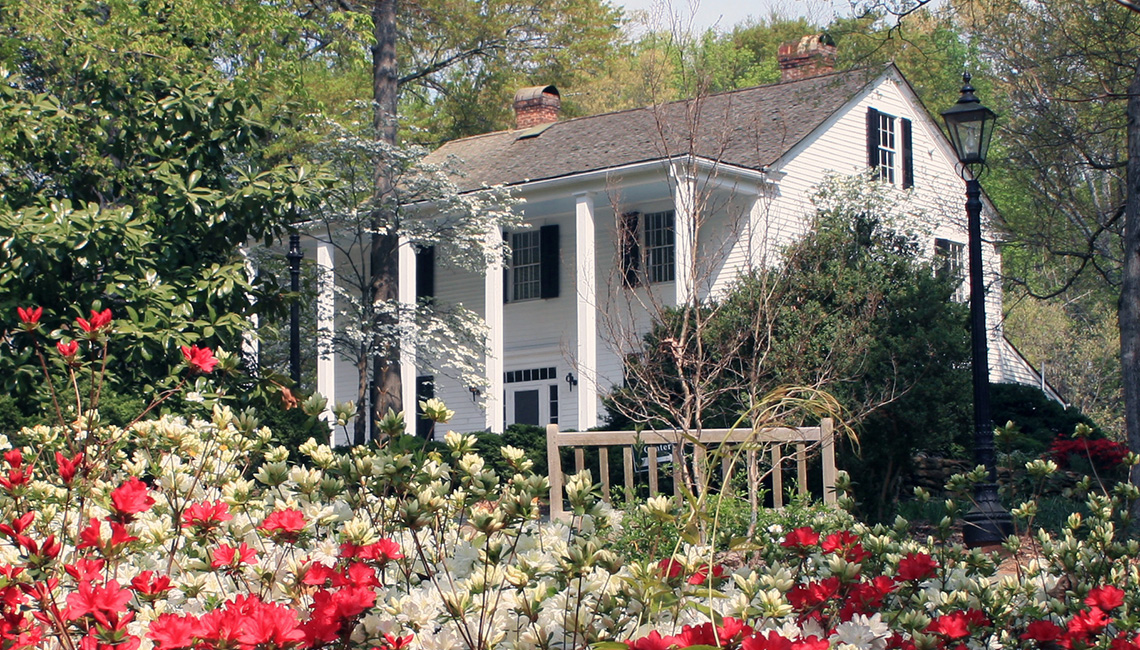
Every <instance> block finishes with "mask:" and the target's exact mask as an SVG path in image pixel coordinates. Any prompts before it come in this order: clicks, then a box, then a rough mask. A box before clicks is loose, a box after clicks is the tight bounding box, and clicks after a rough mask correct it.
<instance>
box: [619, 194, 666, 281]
mask: <svg viewBox="0 0 1140 650" xmlns="http://www.w3.org/2000/svg"><path fill="white" fill-rule="evenodd" d="M675 221H676V217H675V212H674V211H673V210H664V211H662V212H649V213H646V214H640V213H638V212H627V213H626V214H623V215H622V217H621V222H620V232H619V237H620V240H619V247H620V249H621V258H622V259H621V264H622V275H623V278H624V281H625V285H626V286H627V287H635V286H637V285H640V284H642V283H657V282H672V281H673V280H674V279H675V277H676V276H675V274H676V269H675V264H674V260H675V255H676V232H675V226H674V223H675Z"/></svg>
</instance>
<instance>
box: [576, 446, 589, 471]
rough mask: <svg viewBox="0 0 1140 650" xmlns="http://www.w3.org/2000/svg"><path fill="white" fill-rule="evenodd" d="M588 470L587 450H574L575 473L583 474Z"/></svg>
mask: <svg viewBox="0 0 1140 650" xmlns="http://www.w3.org/2000/svg"><path fill="white" fill-rule="evenodd" d="M584 469H586V450H585V449H583V448H581V447H575V448H574V473H575V474H581V473H582V470H584Z"/></svg>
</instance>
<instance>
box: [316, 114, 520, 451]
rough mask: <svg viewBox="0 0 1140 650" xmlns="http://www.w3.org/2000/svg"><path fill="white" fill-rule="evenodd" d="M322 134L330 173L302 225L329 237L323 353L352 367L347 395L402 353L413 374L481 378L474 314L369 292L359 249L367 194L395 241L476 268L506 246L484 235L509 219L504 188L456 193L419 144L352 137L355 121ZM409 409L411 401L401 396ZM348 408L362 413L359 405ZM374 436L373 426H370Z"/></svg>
mask: <svg viewBox="0 0 1140 650" xmlns="http://www.w3.org/2000/svg"><path fill="white" fill-rule="evenodd" d="M327 127H328V130H329V133H330V137H328V138H326V139H324V140H323V141H322V144H321V145H319V146H318V147H317V150H316V152H315V155H316V156H317V157H319V158H321V159H322V160H325V161H327V162H328V163H329V164H330V166H331V167H332V168H333V169H334V170H335V172H336V175H337V177H338V179H339V183H338V184H337V185H336V187H335V189H334V191H333V192H331V193H330V194H329V195H328V196H327V198H326V201H325V202H324V204H323V205H322V206H321V207H320V209H319V210H318V211H316V212H314V213H313V214H311V215H310V216H311V218H312V221H311V223H310V227H311V229H310V232H312V233H313V234H314V235H317V236H319V237H320V238H321V239H322V240H324V241H327V242H329V243H331V244H332V246H333V247H334V248H335V249H336V252H337V264H336V266H335V271H334V273H335V285H336V296H337V301H336V305H337V306H336V327H335V328H334V331H332V332H325V333H323V334H325V335H328V336H330V337H331V339H332V344H333V345H332V347H333V353H335V354H336V355H337V356H338V357H339V358H341V359H344V360H346V361H348V362H349V363H352V364H353V365H354V367H355V368H356V371H357V392H356V403H357V404H358V405H361V406H363V405H365V404H367V403H368V395H369V393H368V391H369V387H370V386H371V385H372V381H373V374H372V370H373V366H374V364H375V363H376V362H377V361H379V362H381V363H387V362H388V360H389V359H398V358H399V352H401V351H405V352H412V353H413V354H414V355H415V358H416V364H417V367H418V368H419V369H420V370H421V371H422V373H423V374H440V375H446V376H451V377H455V378H457V379H459V380H460V381H462V383H463V385H465V386H482V385H483V384H485V383H486V377H485V375H484V374H483V372H482V359H483V354H484V351H485V349H486V328H485V326H484V324H483V320H482V319H481V318H480V317H479V316H478V315H477V314H475V313H474V312H472V311H471V310H469V309H466V308H464V307H463V306H462V305H444V304H442V303H437V302H435V301H434V300H432V299H430V297H426V298H423V299H420V300H419V301H418V302H417V303H416V304H414V305H413V304H405V303H401V302H400V301H399V300H380V299H375V291H374V289H375V287H374V285H373V273H372V269H371V268H370V266H371V265H370V263H369V260H368V258H367V256H366V255H365V254H364V252H365V251H367V250H368V244H369V242H370V241H371V239H372V236H373V234H375V233H374V231H375V225H374V222H373V217H374V214H375V212H376V203H377V201H379V202H380V203H382V204H383V208H384V210H383V212H384V213H385V214H388V215H391V217H392V219H394V222H393V223H389V224H386V228H388V229H389V230H391V231H393V232H396V233H398V235H399V239H400V246H410V247H413V248H414V249H415V250H416V251H417V252H424V251H427V250H428V249H431V248H434V249H435V250H436V251H438V252H437V254H435V255H434V257H435V259H436V260H438V261H439V262H440V263H441V264H443V265H444V268H451V269H461V270H466V271H471V272H475V273H482V272H484V270H485V269H486V268H487V267H488V266H490V265H491V264H493V263H501V262H502V261H503V257H504V254H505V252H506V249H505V248H504V247H503V246H502V245H492V244H489V243H488V242H489V241H490V240H489V239H488V236H487V235H488V233H489V232H490V231H491V230H492V229H495V228H502V227H517V226H519V225H520V223H521V221H520V216H519V214H518V213H517V212H516V211H515V210H514V209H513V208H514V206H515V205H516V203H517V201H515V200H513V199H512V198H511V197H510V196H509V194H508V193H507V192H506V191H503V190H499V189H494V188H488V189H486V190H484V191H478V192H468V193H463V194H461V193H459V191H458V189H457V188H456V186H455V184H454V183H453V182H452V181H451V180H450V179H449V177H448V171H449V170H448V169H447V167H446V166H440V165H430V164H426V163H424V161H423V160H424V157H425V156H426V155H427V154H428V150H426V149H424V148H422V147H418V146H405V147H393V146H390V145H388V144H386V143H384V142H382V141H379V140H374V139H370V138H367V137H362V136H361V135H359V133H358V132H359V131H361V130H362V127H361V126H360V125H358V124H354V125H351V127H349V128H345V127H343V126H341V125H339V124H337V123H333V122H330V123H328V124H327ZM377 169H379V170H382V171H381V172H380V173H383V174H386V175H387V176H388V182H387V183H386V186H388V187H390V191H389V192H388V193H386V194H385V195H383V196H380V197H377V196H376V193H375V186H374V182H373V181H374V179H373V176H374V174H376V173H377V171H376V170H377ZM404 407H405V410H407V411H410V410H412V409H413V407H414V405H411V404H406V405H404ZM358 413H360V414H366V413H371V410H370V409H365V408H360V409H358ZM367 420H368V418H367V416H366V415H362V416H361V417H357V418H356V421H355V424H354V431H353V436H352V441H353V442H354V443H355V444H364V443H365V442H366V440H367V437H366V427H367V426H368V424H369V423H368V421H367ZM373 437H375V433H374V435H373Z"/></svg>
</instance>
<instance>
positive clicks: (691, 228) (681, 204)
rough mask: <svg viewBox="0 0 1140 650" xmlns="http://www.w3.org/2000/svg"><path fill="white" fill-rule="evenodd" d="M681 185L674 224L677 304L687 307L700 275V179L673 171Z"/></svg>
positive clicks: (676, 194)
mask: <svg viewBox="0 0 1140 650" xmlns="http://www.w3.org/2000/svg"><path fill="white" fill-rule="evenodd" d="M673 172H674V173H673V178H674V180H675V182H676V184H677V189H676V192H675V193H674V195H673V209H674V211H675V214H676V221H675V223H674V226H673V227H674V240H673V255H674V258H673V259H674V262H673V263H674V265H675V277H676V281H675V283H674V287H675V288H676V292H677V293H676V301H677V302H676V304H677V305H683V304H685V303H687V302H689V301H690V300H692V297H693V291H694V287H693V283H694V282H695V275H696V266H697V263H696V262H697V261H696V244H697V205H696V203H697V179H696V178H694V177H693V176H692V174H690V173H689V172H688V171H687V170H685V169H684V168H676V167H675V168H673Z"/></svg>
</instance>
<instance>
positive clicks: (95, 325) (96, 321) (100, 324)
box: [75, 309, 111, 335]
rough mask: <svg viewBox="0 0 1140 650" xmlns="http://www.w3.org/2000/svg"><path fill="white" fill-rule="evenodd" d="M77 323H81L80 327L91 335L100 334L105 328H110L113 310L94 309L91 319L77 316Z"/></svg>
mask: <svg viewBox="0 0 1140 650" xmlns="http://www.w3.org/2000/svg"><path fill="white" fill-rule="evenodd" d="M75 323H76V324H77V325H79V328H80V329H82V330H83V331H84V332H87V333H88V334H89V335H91V334H98V333H99V332H101V331H102V330H103V329H105V328H110V326H111V310H110V309H104V310H103V311H95V310H94V309H92V310H91V320H87V319H86V318H76V319H75Z"/></svg>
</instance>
